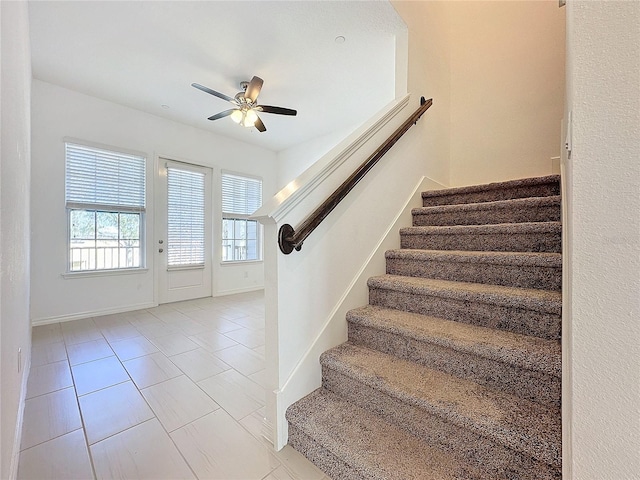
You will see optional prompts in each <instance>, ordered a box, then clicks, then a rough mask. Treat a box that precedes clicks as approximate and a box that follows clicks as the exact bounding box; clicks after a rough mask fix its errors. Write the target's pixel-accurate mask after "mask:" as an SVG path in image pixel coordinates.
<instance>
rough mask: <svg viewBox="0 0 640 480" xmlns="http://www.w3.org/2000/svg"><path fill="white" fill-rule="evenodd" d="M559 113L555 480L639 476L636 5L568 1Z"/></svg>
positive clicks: (639, 60) (639, 20)
mask: <svg viewBox="0 0 640 480" xmlns="http://www.w3.org/2000/svg"><path fill="white" fill-rule="evenodd" d="M567 110H568V111H571V113H572V118H573V136H572V139H573V141H572V144H573V148H572V153H571V157H570V158H569V159H567V160H566V161H565V171H566V178H565V183H566V185H567V195H566V197H565V202H567V204H568V209H569V217H568V220H569V221H568V224H567V225H565V228H566V229H567V230H568V242H567V244H566V245H565V256H566V257H567V258H568V263H569V272H568V276H569V287H570V291H569V295H566V294H565V297H567V298H565V312H564V313H565V323H568V327H569V329H568V332H567V333H568V334H569V335H568V336H565V338H564V341H565V350H566V349H567V348H568V349H569V350H568V351H567V352H566V357H567V358H569V359H570V364H569V365H568V372H567V375H565V378H564V385H565V392H564V395H563V402H564V403H565V411H564V415H565V418H564V427H563V430H565V439H566V443H567V445H566V448H567V450H566V451H565V454H564V455H563V457H564V458H565V465H564V470H565V477H564V478H567V479H576V480H637V479H640V361H639V360H640V320H639V319H640V3H639V2H593V1H570V2H567ZM567 307H568V308H567ZM567 453H568V454H569V455H567Z"/></svg>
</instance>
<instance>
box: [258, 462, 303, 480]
mask: <svg viewBox="0 0 640 480" xmlns="http://www.w3.org/2000/svg"><path fill="white" fill-rule="evenodd" d="M263 480H300V477H294V476H293V474H292V473H290V472H289V470H287V469H286V468H284V467H283V466H282V465H280V466H279V467H278V468H276V469H275V470H274V471H273V472H271V473H270V474H269V475H267V476H266V477H264V479H263ZM305 480H306V479H305Z"/></svg>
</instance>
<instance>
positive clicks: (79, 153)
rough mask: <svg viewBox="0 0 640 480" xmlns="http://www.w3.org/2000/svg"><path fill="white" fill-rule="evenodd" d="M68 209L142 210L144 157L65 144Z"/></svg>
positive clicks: (143, 201)
mask: <svg viewBox="0 0 640 480" xmlns="http://www.w3.org/2000/svg"><path fill="white" fill-rule="evenodd" d="M65 156H66V186H65V193H66V202H67V208H88V209H94V210H107V211H108V210H113V209H117V211H132V212H144V211H145V187H146V185H145V179H146V176H145V159H144V158H143V157H140V156H136V155H130V154H126V153H119V152H112V151H108V150H102V149H99V148H93V147H87V146H84V145H77V144H73V143H65Z"/></svg>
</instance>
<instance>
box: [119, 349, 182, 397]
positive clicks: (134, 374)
mask: <svg viewBox="0 0 640 480" xmlns="http://www.w3.org/2000/svg"><path fill="white" fill-rule="evenodd" d="M123 365H124V368H125V369H126V370H127V372H129V375H130V376H131V378H132V379H133V381H134V382H135V384H136V385H137V387H138V388H139V389H142V388H147V387H150V386H151V385H155V384H156V383H160V382H164V381H165V380H169V379H171V378H174V377H179V376H180V375H182V371H181V370H180V369H179V368H178V367H176V366H175V365H174V364H173V362H172V361H171V360H169V359H168V358H167V357H166V356H165V355H164V353H162V352H158V353H154V354H151V355H146V356H144V357H138V358H134V359H132V360H127V361H126V362H123Z"/></svg>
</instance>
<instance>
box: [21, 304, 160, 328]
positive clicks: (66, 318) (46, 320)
mask: <svg viewBox="0 0 640 480" xmlns="http://www.w3.org/2000/svg"><path fill="white" fill-rule="evenodd" d="M157 306H158V304H157V303H154V302H146V303H136V304H133V305H126V306H121V307H117V308H106V309H103V310H93V311H89V312H80V313H73V314H71V315H58V316H55V317H42V318H32V319H31V325H32V326H34V327H37V326H39V325H48V324H50V323H58V322H70V321H72V320H81V319H83V318H89V317H99V316H101V315H113V314H114V313H124V312H132V311H134V310H143V309H145V308H153V307H157Z"/></svg>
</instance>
